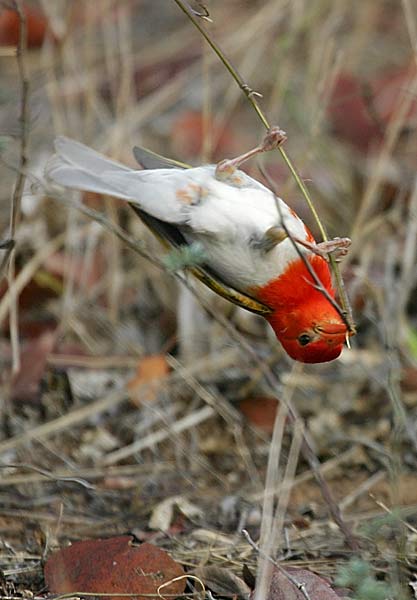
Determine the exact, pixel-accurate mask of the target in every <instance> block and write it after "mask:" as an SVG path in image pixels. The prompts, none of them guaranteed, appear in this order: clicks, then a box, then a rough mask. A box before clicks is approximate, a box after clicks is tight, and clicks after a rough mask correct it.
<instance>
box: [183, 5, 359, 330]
mask: <svg viewBox="0 0 417 600" xmlns="http://www.w3.org/2000/svg"><path fill="white" fill-rule="evenodd" d="M174 2H175V3H176V4H177V6H178V7H179V8H180V9H181V10H182V11H183V12H184V13H185V15H186V16H187V17H188V19H189V20H190V21H191V22H192V23H193V25H194V27H196V29H197V30H198V31H199V33H200V34H201V35H202V36H203V37H204V39H205V40H206V41H207V43H208V44H209V46H210V47H211V48H212V50H213V51H214V52H215V53H216V55H217V56H218V58H219V59H220V60H221V62H222V63H223V64H224V66H225V67H226V69H227V70H228V72H229V73H230V75H231V76H232V77H233V79H234V80H235V81H236V83H237V85H238V86H239V87H240V89H241V90H242V92H243V93H244V94H245V96H246V98H247V99H248V101H249V102H250V103H251V105H252V107H253V109H254V110H255V112H256V114H257V115H258V117H259V119H260V120H261V121H262V124H263V125H264V127H265V128H266V129H270V124H269V122H268V119H267V118H266V116H265V115H264V113H263V111H262V109H261V108H260V106H259V104H258V102H257V100H256V96H261V94H259V93H258V92H255V91H254V90H253V89H251V88H250V87H249V86H248V84H247V83H245V81H244V79H243V78H242V77H241V75H240V74H239V72H238V71H237V69H236V68H235V67H234V66H233V65H232V63H231V62H230V61H229V59H228V58H227V57H226V55H225V54H224V52H223V51H222V50H221V48H220V47H219V46H218V44H217V43H216V42H215V41H214V40H213V38H212V37H211V36H210V34H209V33H208V32H207V31H206V29H205V28H204V27H203V25H202V24H201V22H200V21H199V15H198V14H196V13H194V12H193V11H192V10H190V7H189V6H188V5H187V3H186V2H184V1H183V0H174ZM278 150H279V152H280V153H281V156H282V158H283V160H284V162H285V164H286V165H287V167H288V169H289V170H290V172H291V175H292V176H293V178H294V179H295V182H296V184H297V186H298V187H299V189H300V191H301V193H302V194H303V196H304V199H305V201H306V203H307V205H308V207H309V209H310V211H311V213H312V215H313V218H314V220H315V221H316V223H317V227H318V229H319V231H320V235H321V236H322V238H323V241H327V240H328V239H329V237H328V235H327V232H326V229H325V227H324V225H323V224H322V222H321V220H320V217H319V215H318V213H317V211H316V208H315V206H314V204H313V201H312V199H311V198H310V194H309V192H308V190H307V187H306V185H305V183H304V181H303V180H302V178H301V177H300V175H299V174H298V173H297V170H296V169H295V167H294V165H293V164H292V161H291V159H290V158H289V156H288V154H287V153H286V151H285V149H284V148H283V147H282V146H278ZM329 262H330V266H331V269H332V272H333V275H334V278H335V283H336V288H337V291H338V295H339V298H340V302H341V304H342V307H343V313H344V314H345V315H346V324H347V326H348V328H349V331H350V333H352V334H355V333H356V330H355V326H354V323H353V318H352V316H351V309H350V304H349V300H348V297H347V294H346V290H345V287H344V284H343V279H342V275H341V273H340V269H339V267H338V265H337V263H336V261H335V259H334V257H333V256H331V255H330V256H329Z"/></svg>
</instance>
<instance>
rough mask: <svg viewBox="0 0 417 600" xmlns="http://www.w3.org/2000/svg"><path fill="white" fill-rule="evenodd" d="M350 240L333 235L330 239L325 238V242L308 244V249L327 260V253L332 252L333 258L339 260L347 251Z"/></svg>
mask: <svg viewBox="0 0 417 600" xmlns="http://www.w3.org/2000/svg"><path fill="white" fill-rule="evenodd" d="M351 243H352V241H351V239H350V238H348V237H344V238H340V237H335V238H333V239H332V240H326V241H325V242H319V243H318V244H310V243H309V244H308V248H309V250H311V252H313V253H314V254H317V255H318V256H321V257H322V258H324V259H326V260H327V261H328V260H329V255H330V254H332V256H333V258H334V259H335V260H336V261H337V262H339V261H340V260H341V259H342V258H343V257H344V256H346V254H347V253H348V251H349V246H350V245H351Z"/></svg>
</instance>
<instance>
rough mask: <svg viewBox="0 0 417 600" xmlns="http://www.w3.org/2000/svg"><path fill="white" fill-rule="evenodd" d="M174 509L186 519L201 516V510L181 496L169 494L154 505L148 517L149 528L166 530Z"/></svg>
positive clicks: (169, 524)
mask: <svg viewBox="0 0 417 600" xmlns="http://www.w3.org/2000/svg"><path fill="white" fill-rule="evenodd" d="M175 509H177V510H179V511H180V512H181V513H182V514H183V515H184V516H185V517H187V519H195V518H197V519H198V518H201V517H202V516H203V511H202V510H201V509H200V508H198V506H195V504H192V503H191V502H190V501H189V500H187V499H186V498H184V497H183V496H171V497H170V498H165V500H162V502H159V504H157V505H156V506H155V508H154V509H153V511H152V515H151V518H150V519H149V528H150V529H154V530H159V531H168V530H169V528H170V526H171V523H172V520H173V518H174V510H175Z"/></svg>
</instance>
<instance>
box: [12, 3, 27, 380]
mask: <svg viewBox="0 0 417 600" xmlns="http://www.w3.org/2000/svg"><path fill="white" fill-rule="evenodd" d="M13 4H14V9H15V11H16V13H17V15H18V17H19V40H18V44H17V50H16V60H17V70H18V77H19V82H20V117H19V121H20V157H19V167H20V169H19V171H18V174H17V179H16V185H15V188H14V191H13V196H12V206H11V215H10V239H11V240H14V238H15V235H16V229H17V226H18V223H19V219H20V208H21V201H22V194H23V187H24V184H25V174H24V170H25V167H26V164H27V154H26V151H27V142H28V122H29V79H28V75H27V72H26V64H25V53H26V46H27V23H26V14H25V12H24V10H23V7H22V3H21V0H14V2H13ZM15 258H16V250H15V248H12V250H11V252H10V255H9V273H8V284H9V288H10V289H11V294H12V299H11V310H10V321H9V327H10V342H11V347H12V372H13V373H17V372H18V371H19V370H20V347H19V321H18V305H17V297H16V296H14V292H13V291H12V289H13V285H12V284H13V281H14V277H15Z"/></svg>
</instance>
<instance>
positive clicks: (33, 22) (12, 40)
mask: <svg viewBox="0 0 417 600" xmlns="http://www.w3.org/2000/svg"><path fill="white" fill-rule="evenodd" d="M23 12H24V14H25V16H26V29H27V47H28V48H39V47H40V46H42V44H43V41H44V39H45V35H46V31H47V27H48V21H47V20H46V17H45V15H44V14H43V13H42V12H40V10H38V9H36V8H33V7H30V6H28V5H27V4H26V3H25V4H23ZM19 29H20V20H19V15H18V13H17V11H16V10H13V9H8V8H0V44H1V45H2V46H17V44H18V42H19Z"/></svg>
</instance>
